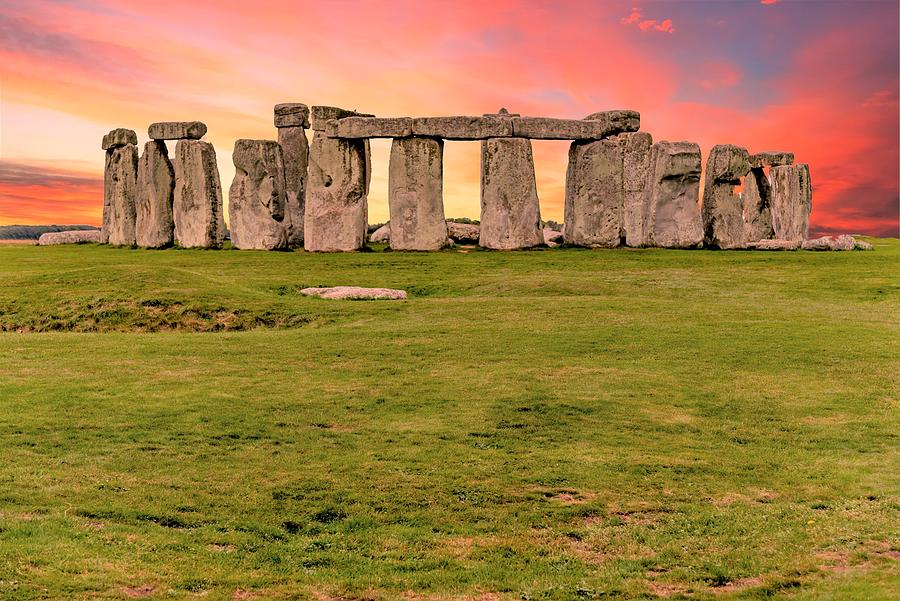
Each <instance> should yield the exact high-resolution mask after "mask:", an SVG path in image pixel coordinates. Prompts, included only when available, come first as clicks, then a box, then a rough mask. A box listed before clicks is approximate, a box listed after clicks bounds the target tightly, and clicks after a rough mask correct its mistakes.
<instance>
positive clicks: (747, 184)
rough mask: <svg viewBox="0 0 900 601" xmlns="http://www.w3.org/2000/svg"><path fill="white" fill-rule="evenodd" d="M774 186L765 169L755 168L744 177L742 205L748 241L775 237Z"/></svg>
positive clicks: (745, 236) (745, 235)
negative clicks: (773, 225) (773, 213)
mask: <svg viewBox="0 0 900 601" xmlns="http://www.w3.org/2000/svg"><path fill="white" fill-rule="evenodd" d="M771 203H772V186H771V184H770V183H769V176H768V175H766V172H765V170H764V169H762V168H761V167H760V168H753V169H750V173H749V174H748V175H747V177H745V178H744V191H743V192H742V193H741V206H742V208H743V214H744V239H745V240H747V242H755V241H757V240H766V239H770V238H773V237H774V235H775V232H774V231H773V230H772V208H771Z"/></svg>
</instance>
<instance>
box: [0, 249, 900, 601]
mask: <svg viewBox="0 0 900 601" xmlns="http://www.w3.org/2000/svg"><path fill="white" fill-rule="evenodd" d="M873 243H874V244H875V251H874V252H846V253H813V252H783V253H778V252H774V253H764V252H755V253H754V252H739V251H735V252H710V251H666V250H652V249H648V250H612V251H602V250H598V251H589V250H574V249H573V250H569V249H558V250H552V251H551V250H545V251H531V252H516V253H499V252H482V251H474V250H473V251H471V252H458V251H447V252H441V253H429V254H423V253H409V254H404V253H396V252H393V253H392V252H380V251H379V250H376V252H371V253H358V254H339V255H312V254H307V253H302V252H292V253H265V252H239V251H218V252H217V251H187V250H169V251H156V252H154V251H143V250H127V249H115V248H107V247H100V246H96V245H85V246H74V247H72V246H69V247H25V246H4V247H0V598H2V599H4V600H5V599H94V598H103V599H119V598H153V599H182V598H195V597H198V598H199V597H202V598H204V599H272V598H274V599H313V600H345V601H346V600H357V599H377V600H382V599H406V600H426V599H429V600H430V599H473V600H481V601H498V600H513V599H534V600H537V599H629V598H657V597H666V598H669V599H679V598H691V599H756V598H769V597H777V598H787V599H804V600H807V599H889V598H897V595H898V590H900V561H898V560H900V527H898V524H900V412H898V398H900V241H898V240H896V239H894V240H873ZM341 284H355V285H362V286H388V287H399V288H405V289H406V290H408V291H409V292H410V299H409V300H408V301H405V302H390V301H329V300H323V299H317V298H307V297H303V296H301V295H300V294H299V293H298V290H299V289H300V288H302V287H306V286H316V285H341Z"/></svg>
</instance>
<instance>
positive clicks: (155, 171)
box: [135, 140, 175, 248]
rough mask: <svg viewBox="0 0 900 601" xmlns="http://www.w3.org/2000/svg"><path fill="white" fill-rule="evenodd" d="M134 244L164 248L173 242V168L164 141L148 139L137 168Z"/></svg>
mask: <svg viewBox="0 0 900 601" xmlns="http://www.w3.org/2000/svg"><path fill="white" fill-rule="evenodd" d="M137 181H138V192H137V230H136V235H135V238H136V242H137V245H138V246H145V247H147V248H165V247H166V246H171V245H172V243H173V242H174V241H175V221H174V219H173V217H172V202H173V199H174V195H175V168H174V167H172V162H171V161H170V160H169V152H168V150H167V149H166V143H165V142H162V141H156V140H151V141H149V142H147V143H146V144H144V154H143V155H141V160H140V163H138V171H137Z"/></svg>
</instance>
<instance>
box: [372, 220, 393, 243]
mask: <svg viewBox="0 0 900 601" xmlns="http://www.w3.org/2000/svg"><path fill="white" fill-rule="evenodd" d="M390 241H391V224H390V223H385V224H384V225H382V226H381V227H380V228H378V229H377V230H375V231H374V232H372V234H371V235H370V236H369V242H390Z"/></svg>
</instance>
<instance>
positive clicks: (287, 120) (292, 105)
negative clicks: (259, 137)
mask: <svg viewBox="0 0 900 601" xmlns="http://www.w3.org/2000/svg"><path fill="white" fill-rule="evenodd" d="M275 127H303V128H309V107H308V106H306V105H305V104H301V103H299V102H284V103H281V104H276V105H275Z"/></svg>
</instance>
